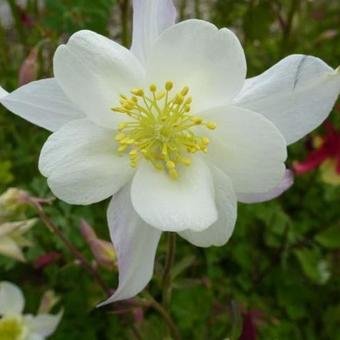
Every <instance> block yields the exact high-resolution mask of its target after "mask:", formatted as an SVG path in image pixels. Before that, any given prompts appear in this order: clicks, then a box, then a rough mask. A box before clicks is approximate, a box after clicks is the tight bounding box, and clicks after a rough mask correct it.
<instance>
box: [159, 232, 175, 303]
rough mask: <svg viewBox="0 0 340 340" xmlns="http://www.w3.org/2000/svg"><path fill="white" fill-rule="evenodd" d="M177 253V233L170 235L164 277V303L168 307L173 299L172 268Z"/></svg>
mask: <svg viewBox="0 0 340 340" xmlns="http://www.w3.org/2000/svg"><path fill="white" fill-rule="evenodd" d="M175 255H176V233H169V235H168V250H167V254H166V260H165V267H164V273H163V279H162V304H163V306H164V307H165V308H168V307H169V305H170V301H171V292H172V274H171V269H172V267H173V264H174V262H175Z"/></svg>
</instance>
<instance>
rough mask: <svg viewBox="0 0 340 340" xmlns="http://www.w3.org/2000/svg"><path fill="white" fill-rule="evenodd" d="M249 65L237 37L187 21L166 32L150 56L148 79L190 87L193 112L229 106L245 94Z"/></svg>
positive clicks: (225, 31) (199, 21) (205, 25)
mask: <svg viewBox="0 0 340 340" xmlns="http://www.w3.org/2000/svg"><path fill="white" fill-rule="evenodd" d="M245 76H246V61H245V57H244V52H243V49H242V46H241V44H240V42H239V40H238V39H237V37H236V36H235V34H234V33H233V32H231V31H229V30H228V29H226V28H223V29H221V30H218V29H217V28H216V26H214V25H213V24H210V23H208V22H206V21H202V20H187V21H184V22H181V23H180V24H176V25H174V26H172V27H170V28H168V29H167V30H165V31H164V32H163V33H162V34H161V35H160V37H159V39H158V40H157V41H156V43H155V44H154V46H153V47H152V51H151V52H150V57H149V60H148V64H147V79H148V81H149V82H155V83H156V84H158V85H159V86H164V83H165V82H166V81H167V80H172V81H173V82H174V84H175V86H176V88H177V89H181V88H182V87H183V86H185V85H187V86H189V87H190V90H191V91H190V95H191V96H192V97H193V104H192V109H193V112H195V111H197V109H200V110H203V109H206V108H210V107H215V106H218V105H221V104H224V103H228V102H230V101H231V99H232V98H233V97H234V96H235V95H236V94H237V93H238V92H239V91H240V90H241V88H242V86H243V84H244V81H245Z"/></svg>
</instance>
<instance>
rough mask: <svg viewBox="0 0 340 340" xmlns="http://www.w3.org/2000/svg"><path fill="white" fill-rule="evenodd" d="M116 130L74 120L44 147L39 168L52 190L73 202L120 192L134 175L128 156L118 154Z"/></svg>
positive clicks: (84, 202) (86, 121)
mask: <svg viewBox="0 0 340 340" xmlns="http://www.w3.org/2000/svg"><path fill="white" fill-rule="evenodd" d="M114 135H115V131H113V130H109V129H104V128H101V127H99V126H97V125H95V124H93V123H92V122H90V121H88V120H85V119H84V120H76V121H72V122H70V123H68V124H66V125H65V126H63V127H62V128H61V129H59V130H58V131H57V132H55V133H54V134H52V135H51V136H50V137H49V138H48V140H47V141H46V143H45V145H44V146H43V148H42V151H41V155H40V160H39V169H40V171H41V173H42V174H43V175H44V176H45V177H48V184H49V186H50V188H51V190H52V191H53V193H54V194H55V195H56V196H57V197H59V198H60V199H62V200H64V201H66V202H68V203H70V204H91V203H95V202H99V201H101V200H103V199H106V198H108V197H109V196H111V195H113V194H114V193H115V192H117V191H118V190H119V189H120V188H121V187H122V186H123V185H124V184H125V183H126V182H127V181H128V180H129V178H130V177H131V175H132V173H133V170H132V168H131V167H130V166H129V158H128V157H119V156H118V155H117V152H116V143H115V141H114Z"/></svg>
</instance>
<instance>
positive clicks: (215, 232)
mask: <svg viewBox="0 0 340 340" xmlns="http://www.w3.org/2000/svg"><path fill="white" fill-rule="evenodd" d="M211 171H212V173H213V176H214V184H215V193H216V205H217V211H218V220H217V221H216V222H215V223H214V224H213V225H212V226H210V227H209V228H208V229H206V230H204V231H200V232H195V231H192V230H185V231H182V232H181V233H179V234H180V235H181V236H182V237H183V238H185V239H186V240H187V241H189V242H191V243H192V244H194V245H195V246H198V247H210V246H222V245H224V244H226V243H227V242H228V240H229V239H230V237H231V235H232V233H233V231H234V227H235V223H236V216H237V201H236V195H235V192H234V189H233V186H232V183H231V181H230V179H229V178H228V176H227V175H226V174H225V173H224V172H223V171H221V170H220V169H218V168H215V167H212V169H211Z"/></svg>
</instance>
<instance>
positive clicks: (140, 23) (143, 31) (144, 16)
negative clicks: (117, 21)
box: [131, 0, 177, 64]
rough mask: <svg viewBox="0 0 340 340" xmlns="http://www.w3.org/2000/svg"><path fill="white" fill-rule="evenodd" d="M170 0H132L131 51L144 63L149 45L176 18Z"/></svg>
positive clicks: (174, 9)
mask: <svg viewBox="0 0 340 340" xmlns="http://www.w3.org/2000/svg"><path fill="white" fill-rule="evenodd" d="M176 15H177V13H176V8H175V6H174V4H173V2H172V0H133V34H132V46H131V51H132V52H133V53H134V54H135V55H136V57H137V58H138V59H139V60H140V61H141V63H143V64H145V61H146V60H147V57H148V52H149V51H150V48H151V46H152V45H153V43H154V42H155V40H156V39H157V38H158V36H159V35H160V33H162V32H163V31H164V30H165V29H166V28H168V27H169V26H171V25H173V24H174V23H175V19H176Z"/></svg>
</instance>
